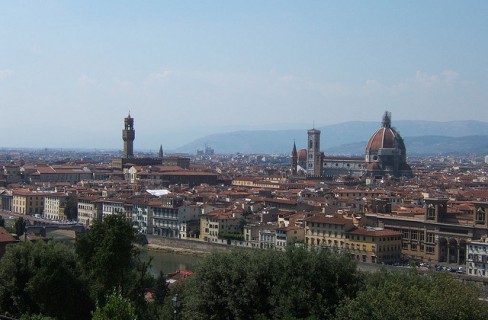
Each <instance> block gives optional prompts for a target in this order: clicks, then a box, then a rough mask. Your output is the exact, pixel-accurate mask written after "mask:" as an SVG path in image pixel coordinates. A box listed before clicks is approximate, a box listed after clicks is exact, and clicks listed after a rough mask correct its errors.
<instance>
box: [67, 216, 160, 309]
mask: <svg viewBox="0 0 488 320" xmlns="http://www.w3.org/2000/svg"><path fill="white" fill-rule="evenodd" d="M136 233H137V232H136V230H134V229H133V228H132V225H131V222H130V221H129V220H128V219H126V218H125V217H123V216H121V215H110V216H107V217H106V218H105V219H104V220H103V221H96V222H95V223H94V224H93V225H92V226H91V228H90V230H89V231H88V233H87V234H86V235H84V236H81V237H79V238H78V239H77V241H76V243H75V247H76V252H77V254H78V256H79V259H80V262H81V265H82V267H83V270H84V275H85V278H86V279H87V281H88V282H89V284H90V288H91V297H92V298H93V299H94V300H95V301H98V303H100V304H101V305H104V302H105V298H106V297H107V295H109V294H110V293H111V292H113V291H114V290H117V292H119V293H120V294H121V295H122V296H123V297H124V298H128V299H130V300H131V302H132V303H133V304H134V307H135V308H136V311H137V312H138V315H139V317H140V318H143V317H144V315H145V312H146V311H147V310H146V308H147V303H146V301H145V299H144V293H145V288H146V287H147V284H148V283H149V282H152V281H153V279H150V275H149V273H148V268H149V263H143V262H141V261H140V258H139V251H138V250H137V248H136V247H135V246H134V243H133V242H134V240H135V238H136Z"/></svg>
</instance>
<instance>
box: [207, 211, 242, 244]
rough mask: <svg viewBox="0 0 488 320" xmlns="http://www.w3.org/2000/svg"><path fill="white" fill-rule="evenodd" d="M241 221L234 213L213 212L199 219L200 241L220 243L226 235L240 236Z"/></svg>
mask: <svg viewBox="0 0 488 320" xmlns="http://www.w3.org/2000/svg"><path fill="white" fill-rule="evenodd" d="M240 225H241V219H240V216H238V215H237V214H236V213H235V212H231V211H227V212H223V211H221V210H215V211H212V212H209V213H206V214H203V215H202V216H201V217H200V240H202V241H207V242H219V243H221V242H222V236H225V235H226V234H242V231H241V229H240Z"/></svg>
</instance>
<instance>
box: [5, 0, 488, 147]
mask: <svg viewBox="0 0 488 320" xmlns="http://www.w3.org/2000/svg"><path fill="white" fill-rule="evenodd" d="M487 21H488V1H484V0H483V1H446V0H442V1H425V0H422V1H420V0H419V1H389V0H388V1H386V0H385V1H322V0H320V1H262V0H259V1H258V0H256V1H252V0H245V1H229V0H225V1H201V0H199V1H181V0H178V1H162V0H157V1H120V0H118V1H86V0H84V1H49V0H43V1H37V0H36V1H2V2H0V117H1V118H0V128H1V135H0V147H2V146H3V147H6V146H7V147H15V146H16V147H97V148H121V146H122V144H121V130H122V127H123V118H124V117H125V116H126V115H127V113H128V112H129V110H130V112H131V115H132V116H133V117H134V118H135V129H136V142H135V147H136V150H137V149H138V148H153V149H155V150H156V149H158V147H159V144H163V147H165V148H173V147H177V146H179V145H180V144H182V143H184V142H187V141H190V140H193V139H196V138H199V137H201V136H202V135H204V134H207V133H213V132H222V131H229V130H234V129H242V128H245V129H250V128H259V129H263V128H271V129H277V128H286V127H289V128H308V127H310V126H311V125H312V123H313V121H315V125H316V126H320V125H324V124H332V123H338V122H345V121H351V120H364V121H371V120H373V121H378V123H379V122H380V121H381V116H382V114H383V112H384V111H385V110H389V111H391V112H392V115H393V121H395V119H402V120H417V119H425V120H440V121H449V120H458V119H461V120H467V119H475V120H481V121H488V22H487Z"/></svg>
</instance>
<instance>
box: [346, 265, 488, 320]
mask: <svg viewBox="0 0 488 320" xmlns="http://www.w3.org/2000/svg"><path fill="white" fill-rule="evenodd" d="M479 296H480V290H479V288H477V287H474V286H471V285H465V284H463V283H462V282H461V281H459V279H456V278H454V277H453V276H452V275H450V274H447V273H444V272H436V273H428V274H420V273H416V272H410V273H405V272H399V271H396V272H391V271H386V270H383V271H382V272H378V273H373V274H370V275H369V276H368V278H367V281H366V285H365V287H364V288H363V289H362V290H360V291H359V292H358V295H357V297H356V298H354V299H347V300H345V301H344V303H343V305H342V306H341V307H340V308H339V309H338V312H337V319H338V320H346V319H347V320H354V319H357V320H360V319H369V320H380V319H392V320H393V319H398V320H403V319H404V320H407V319H426V320H432V319H433V320H436V319H438V320H441V319H454V320H461V319H464V320H468V319H470V320H476V319H480V320H481V319H487V317H488V306H487V305H486V302H484V301H480V300H479V299H478V298H479Z"/></svg>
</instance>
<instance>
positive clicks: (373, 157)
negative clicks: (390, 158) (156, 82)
mask: <svg viewBox="0 0 488 320" xmlns="http://www.w3.org/2000/svg"><path fill="white" fill-rule="evenodd" d="M388 151H389V152H388ZM382 153H390V154H393V153H394V154H398V155H405V144H404V142H403V139H402V137H401V136H400V134H399V133H398V132H397V131H396V130H395V129H394V128H392V127H391V115H390V113H388V112H386V113H385V115H384V116H383V122H382V126H381V128H379V129H378V130H376V132H375V133H373V135H372V136H371V138H370V139H369V141H368V144H367V145H366V158H367V159H366V161H368V162H371V161H377V160H378V156H379V155H381V154H382Z"/></svg>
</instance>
